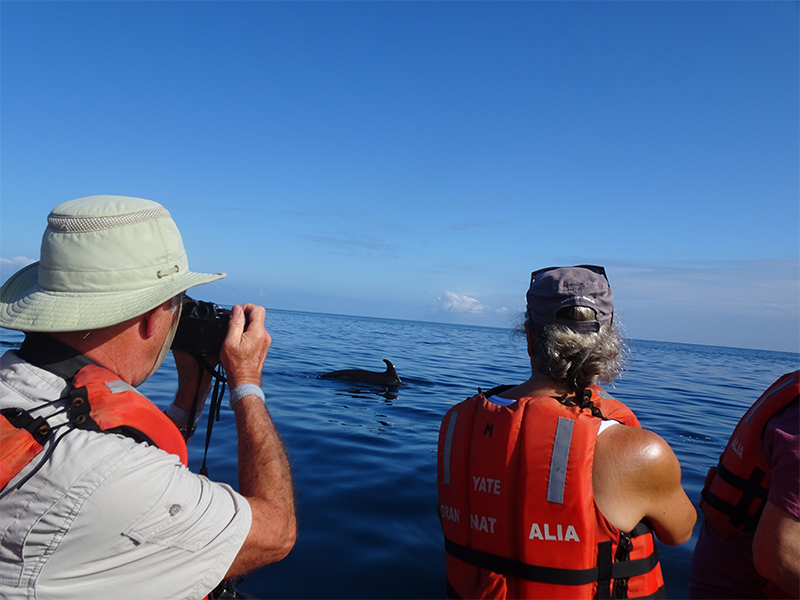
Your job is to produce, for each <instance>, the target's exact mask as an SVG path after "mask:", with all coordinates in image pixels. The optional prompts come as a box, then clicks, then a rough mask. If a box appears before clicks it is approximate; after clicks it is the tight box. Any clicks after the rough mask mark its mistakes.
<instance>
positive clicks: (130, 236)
mask: <svg viewBox="0 0 800 600" xmlns="http://www.w3.org/2000/svg"><path fill="white" fill-rule="evenodd" d="M222 277H225V273H194V272H192V271H190V270H189V262H188V259H187V257H186V251H185V250H184V248H183V240H182V238H181V234H180V232H179V231H178V227H177V226H176V225H175V223H174V221H173V220H172V217H171V216H170V214H169V212H168V211H167V210H166V209H165V208H164V207H163V206H161V205H160V204H158V203H157V202H153V201H151V200H144V199H142V198H130V197H127V196H89V197H87V198H78V199H77V200H71V201H69V202H64V203H63V204H60V205H58V206H57V207H56V208H54V209H53V211H52V212H51V213H50V215H49V216H48V217H47V228H46V229H45V232H44V236H43V237H42V248H41V260H40V261H39V262H36V263H33V264H32V265H28V266H27V267H25V268H24V269H21V270H20V271H18V272H17V273H15V274H14V275H12V276H11V277H10V278H9V279H8V281H6V282H5V283H4V284H3V287H2V288H0V327H5V328H6V329H17V330H19V331H40V332H57V331H81V330H84V329H99V328H101V327H107V326H109V325H115V324H117V323H122V322H124V321H127V320H128V319H132V318H134V317H137V316H139V315H142V314H144V313H146V312H147V311H148V310H150V309H152V308H155V307H156V306H158V305H160V304H162V303H164V302H166V301H167V300H169V299H170V298H172V297H173V296H176V295H178V294H180V293H181V292H184V291H186V290H187V289H189V288H190V287H192V286H195V285H199V284H202V283H209V282H211V281H215V280H217V279H221V278H222Z"/></svg>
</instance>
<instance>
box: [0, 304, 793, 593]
mask: <svg viewBox="0 0 800 600" xmlns="http://www.w3.org/2000/svg"><path fill="white" fill-rule="evenodd" d="M267 328H268V330H269V332H270V334H271V335H272V339H273V342H272V346H271V348H270V350H269V355H268V356H267V361H266V363H265V366H264V378H263V388H264V390H265V393H266V395H267V402H268V406H269V409H270V412H271V414H272V416H273V419H274V420H275V422H276V424H277V427H278V429H279V431H280V433H281V435H282V436H283V439H284V441H285V443H286V446H287V448H288V451H289V456H290V459H291V463H292V468H293V476H294V484H295V489H296V498H297V510H298V519H299V537H298V540H297V544H296V546H295V548H294V550H293V551H292V552H291V554H290V555H289V556H288V557H287V558H286V559H284V560H283V561H281V562H280V563H277V564H274V565H269V566H267V567H265V568H263V569H261V570H259V571H258V572H256V573H252V574H250V575H249V576H248V577H247V578H246V579H245V581H244V582H243V583H242V584H241V586H240V587H241V589H243V590H244V591H246V592H248V593H250V594H252V595H254V596H256V597H258V598H441V597H443V594H444V550H443V546H442V536H441V530H440V527H439V521H438V517H437V515H436V505H437V492H436V441H437V435H438V428H439V423H440V421H441V418H442V416H443V415H444V413H445V412H446V411H447V409H448V408H449V407H450V406H451V405H453V404H455V403H456V402H459V401H461V400H463V399H464V398H467V397H468V396H471V395H473V394H474V393H475V392H476V391H477V388H478V387H479V386H480V387H481V388H483V389H487V388H489V387H492V386H494V385H498V384H502V383H509V384H511V383H519V382H521V381H523V380H525V379H527V378H528V376H529V375H530V364H529V362H528V357H527V353H526V346H525V340H524V338H523V337H520V336H515V335H512V334H511V332H510V331H509V330H507V329H495V328H486V327H471V326H465V325H452V324H441V323H428V322H411V321H398V320H389V319H375V318H363V317H350V316H339V315H329V314H317V313H300V312H290V311H277V310H268V311H267ZM0 339H2V340H3V341H5V342H6V343H8V342H14V341H19V339H20V338H19V337H18V336H16V334H14V333H13V332H3V334H2V337H0ZM382 358H388V359H389V360H391V361H392V362H393V363H394V364H395V366H396V367H397V370H398V373H399V374H400V377H401V378H402V380H403V382H404V385H403V386H401V387H399V388H398V389H396V390H387V389H384V388H381V387H376V386H371V385H368V384H358V383H353V382H346V381H339V380H321V379H318V376H319V375H320V374H322V373H325V372H327V371H332V370H335V369H342V368H352V367H358V368H364V369H370V370H376V371H377V370H383V369H384V365H383V363H382V362H381V359H382ZM799 366H800V355H798V354H793V353H781V352H766V351H759V350H742V349H734V348H718V347H711V346H695V345H686V344H672V343H662V342H650V341H640V340H632V341H631V342H630V356H629V360H628V368H627V370H626V371H625V373H624V374H623V375H622V377H621V378H619V379H618V380H617V382H616V384H615V386H613V387H610V388H609V391H610V392H611V393H612V394H614V395H615V396H616V397H617V398H619V399H620V400H622V401H623V402H625V403H626V404H627V405H628V406H629V407H630V408H631V409H633V411H634V412H635V413H636V414H637V416H638V417H639V419H640V421H641V422H642V425H643V426H644V427H647V428H649V429H652V430H654V431H656V432H657V433H658V434H660V435H661V436H662V437H663V438H664V439H666V440H667V441H668V442H669V444H670V445H671V446H672V448H673V449H674V451H675V453H676V454H677V456H678V458H679V460H680V462H681V465H682V472H683V485H684V487H685V489H686V491H687V493H688V494H689V497H690V498H691V499H692V501H693V502H694V503H695V504H697V502H698V501H699V497H700V490H701V488H702V485H703V479H704V477H705V474H706V471H707V470H708V468H709V467H710V466H711V465H713V464H716V461H717V458H718V456H719V453H720V452H721V451H722V448H723V446H724V445H725V443H726V441H727V439H728V437H729V436H730V433H731V431H732V429H733V427H734V425H735V424H736V422H737V421H738V420H739V418H740V417H741V415H742V414H743V413H744V411H745V410H746V409H747V407H748V406H749V405H750V404H752V402H753V401H754V400H755V399H756V398H757V397H758V396H759V395H760V394H761V392H763V391H764V390H765V389H766V388H767V387H768V386H769V385H770V384H771V383H772V382H773V381H775V380H776V379H777V378H778V377H779V376H780V375H782V374H784V373H786V372H789V371H792V370H794V369H797V368H798V367H799ZM176 385H177V379H176V376H175V371H174V363H172V362H171V358H169V359H168V360H167V362H166V363H165V365H164V366H163V367H162V368H161V370H160V371H159V372H158V373H157V374H156V375H155V376H154V377H153V378H151V379H150V380H149V381H148V382H146V383H145V384H144V385H143V386H142V387H141V388H140V389H141V391H142V392H143V393H145V394H146V395H147V396H148V397H150V398H151V399H152V400H153V401H154V402H156V404H158V405H159V406H162V407H166V406H167V405H168V404H169V403H170V402H171V399H172V395H173V394H174V391H175V388H176ZM201 423H205V421H202V422H201ZM203 427H204V426H203V425H202V424H201V427H200V428H199V429H198V434H197V435H196V436H195V438H194V439H193V440H192V441H191V443H190V449H189V450H190V451H189V456H190V466H191V467H192V468H193V469H195V470H196V469H198V468H199V465H200V463H201V461H202V454H203V439H204V435H203V431H202V429H203ZM208 468H209V473H210V477H211V478H212V479H216V480H220V481H225V482H227V483H230V484H231V485H233V486H234V487H235V486H236V479H237V466H236V432H235V425H234V420H233V414H232V412H231V411H230V410H229V409H228V408H227V405H225V406H223V409H222V414H221V420H220V421H219V422H218V423H216V424H215V426H214V430H213V437H212V440H211V448H210V451H209V457H208ZM696 530H697V528H695V536H693V537H692V539H691V540H690V541H689V542H687V543H686V544H683V545H682V546H678V547H668V546H665V545H663V544H659V552H660V554H661V558H662V565H663V568H664V572H665V579H666V582H667V591H668V594H669V595H670V597H671V598H685V597H686V596H687V577H688V569H689V562H690V560H691V553H692V550H693V548H694V544H695V541H696Z"/></svg>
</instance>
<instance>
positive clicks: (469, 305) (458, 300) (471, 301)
mask: <svg viewBox="0 0 800 600" xmlns="http://www.w3.org/2000/svg"><path fill="white" fill-rule="evenodd" d="M437 300H438V301H439V307H440V308H441V309H442V310H444V311H446V312H452V313H460V314H470V315H480V314H483V313H484V312H485V311H486V310H487V307H486V306H485V305H483V304H482V303H481V302H480V301H478V300H476V299H475V298H471V297H470V296H465V295H464V294H456V293H455V292H448V291H445V292H444V294H442V295H441V296H439V298H437Z"/></svg>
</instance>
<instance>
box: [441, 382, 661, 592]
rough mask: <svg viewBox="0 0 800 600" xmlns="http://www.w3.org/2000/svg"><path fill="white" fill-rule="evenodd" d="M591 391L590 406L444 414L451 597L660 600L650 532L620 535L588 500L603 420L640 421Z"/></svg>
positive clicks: (527, 401) (471, 405)
mask: <svg viewBox="0 0 800 600" xmlns="http://www.w3.org/2000/svg"><path fill="white" fill-rule="evenodd" d="M493 391H494V390H493ZM590 391H591V392H592V394H591V398H592V399H593V400H594V401H593V402H585V401H584V402H581V406H577V405H575V403H574V402H571V401H570V400H564V399H555V398H548V397H542V398H522V399H520V400H518V401H516V402H514V403H513V404H511V405H510V406H498V405H496V404H494V403H492V402H489V401H488V400H487V397H488V396H490V395H491V392H487V394H486V395H484V394H478V395H477V396H474V397H472V398H469V399H468V400H465V401H464V402H462V403H460V404H458V405H456V406H454V407H453V408H451V409H450V410H449V411H448V413H447V414H446V415H445V417H444V419H443V420H442V426H441V429H440V432H439V447H438V450H439V454H438V480H439V516H440V520H441V523H442V529H443V531H444V537H445V550H446V552H447V556H446V560H447V583H448V586H447V596H448V597H450V598H536V597H539V598H593V597H597V598H610V597H648V596H649V597H663V595H664V580H663V576H662V574H661V567H660V564H659V561H658V553H657V550H656V548H655V538H654V536H653V533H652V530H651V529H650V528H649V527H648V526H647V525H646V524H645V523H644V522H642V523H640V524H639V526H637V527H636V528H635V529H634V531H633V532H631V533H630V534H628V533H623V532H620V531H619V530H617V529H616V528H615V527H614V526H613V525H611V524H610V523H609V522H608V521H607V520H606V519H605V517H604V516H603V515H602V514H601V513H600V511H599V510H598V508H597V506H596V504H595V502H594V493H593V490H592V464H593V460H594V447H595V441H596V439H597V433H598V429H599V427H600V424H601V422H602V420H603V419H602V418H598V415H599V416H602V417H604V418H608V419H615V420H617V421H620V422H622V423H624V424H626V425H630V426H635V427H639V422H638V420H637V419H636V417H635V416H634V414H633V413H632V412H631V411H630V410H629V409H628V408H627V407H626V406H625V405H624V404H622V403H621V402H619V401H617V400H614V399H613V398H611V397H610V396H608V395H607V394H606V393H605V392H603V390H601V389H600V388H599V387H597V386H593V387H592V388H591V389H590ZM593 407H594V408H593ZM598 409H599V411H601V412H602V415H600V413H599V412H598Z"/></svg>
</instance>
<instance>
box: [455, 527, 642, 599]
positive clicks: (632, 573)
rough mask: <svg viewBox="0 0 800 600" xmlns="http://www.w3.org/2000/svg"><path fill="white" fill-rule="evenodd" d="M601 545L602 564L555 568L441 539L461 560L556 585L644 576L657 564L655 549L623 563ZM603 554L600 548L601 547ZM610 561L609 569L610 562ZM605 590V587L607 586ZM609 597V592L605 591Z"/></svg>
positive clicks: (500, 572)
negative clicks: (574, 567)
mask: <svg viewBox="0 0 800 600" xmlns="http://www.w3.org/2000/svg"><path fill="white" fill-rule="evenodd" d="M603 544H608V549H607V551H606V553H607V559H606V558H605V557H603V560H602V563H603V564H602V566H601V565H600V564H598V566H596V567H591V568H589V569H561V568H558V567H543V566H541V565H531V564H528V563H523V562H521V561H518V560H513V559H510V558H506V557H503V556H498V555H496V554H491V553H489V552H484V551H482V550H476V549H474V548H468V547H467V546H462V545H461V544H458V543H456V542H454V541H452V540H450V539H448V538H446V537H445V539H444V549H445V551H446V552H447V553H448V554H449V555H450V556H452V557H453V558H456V559H458V560H460V561H462V562H465V563H467V564H470V565H472V566H475V567H479V568H482V569H488V570H489V571H493V572H495V573H499V574H500V575H505V576H506V577H515V578H517V579H524V580H526V581H535V582H537V583H551V584H555V585H587V584H590V583H595V582H601V581H603V580H606V581H609V582H610V580H611V579H615V580H616V579H625V578H629V577H636V576H638V575H644V574H646V573H649V572H650V571H652V570H653V569H654V568H655V567H656V566H657V565H658V552H657V551H655V547H654V551H653V552H652V553H651V554H650V555H649V556H646V557H645V558H640V559H637V560H629V561H623V562H613V560H612V554H611V544H610V543H609V542H602V543H601V544H599V545H598V546H600V547H602V548H605V546H603ZM600 552H601V553H602V552H603V550H602V549H601V550H600ZM609 564H610V568H609V566H608V565H609ZM607 589H608V586H607ZM607 593H608V596H606V597H610V592H607Z"/></svg>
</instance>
